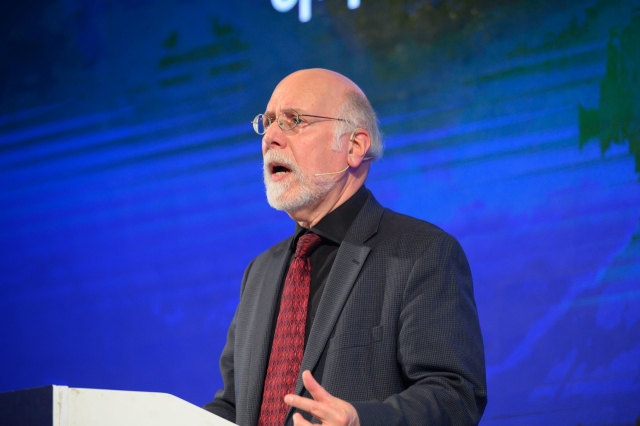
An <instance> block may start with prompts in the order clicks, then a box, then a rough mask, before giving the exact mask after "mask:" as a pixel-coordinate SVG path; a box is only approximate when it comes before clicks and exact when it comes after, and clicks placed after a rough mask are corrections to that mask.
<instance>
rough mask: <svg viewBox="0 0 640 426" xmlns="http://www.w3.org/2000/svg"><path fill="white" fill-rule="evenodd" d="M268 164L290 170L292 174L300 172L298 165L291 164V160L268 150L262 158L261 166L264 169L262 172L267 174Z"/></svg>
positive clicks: (280, 153) (277, 152) (278, 152)
mask: <svg viewBox="0 0 640 426" xmlns="http://www.w3.org/2000/svg"><path fill="white" fill-rule="evenodd" d="M269 163H278V164H280V165H281V166H284V167H286V168H287V169H289V170H291V172H293V173H298V172H299V171H300V170H299V169H298V165H297V164H296V163H294V162H293V160H292V159H291V158H289V157H287V156H286V155H285V154H283V153H282V152H280V151H272V150H269V151H267V152H266V154H265V155H264V157H263V158H262V166H263V168H264V172H265V173H267V172H269Z"/></svg>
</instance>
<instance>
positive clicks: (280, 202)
mask: <svg viewBox="0 0 640 426" xmlns="http://www.w3.org/2000/svg"><path fill="white" fill-rule="evenodd" d="M272 161H276V162H278V163H280V164H282V165H284V166H285V167H287V168H288V169H289V170H291V172H290V173H291V174H292V175H293V176H292V177H293V179H287V180H286V181H285V182H273V181H272V180H271V179H270V178H269V177H270V172H269V169H268V166H267V164H269V163H270V162H272ZM263 177H264V185H265V188H266V192H267V201H268V202H269V205H270V206H271V207H273V208H274V209H276V210H282V211H285V212H288V213H292V212H295V211H298V210H300V209H302V208H304V207H308V206H309V205H311V204H312V203H314V202H316V201H317V200H319V199H322V198H324V197H325V196H326V195H327V194H328V193H329V191H330V190H331V189H332V188H333V187H334V185H335V184H336V181H335V180H333V179H332V177H327V176H307V175H306V174H305V173H303V172H302V170H300V168H299V167H298V165H297V164H294V163H293V162H292V161H291V160H290V159H289V158H288V157H286V156H285V155H284V154H282V153H280V151H271V150H270V151H267V153H266V154H265V156H264V164H263ZM294 181H295V182H294ZM292 187H297V190H296V189H294V191H293V192H290V193H287V192H288V191H289V190H290V189H292Z"/></svg>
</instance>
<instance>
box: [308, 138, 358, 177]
mask: <svg viewBox="0 0 640 426" xmlns="http://www.w3.org/2000/svg"><path fill="white" fill-rule="evenodd" d="M358 130H362V129H361V128H360V127H358V128H356V129H355V130H354V131H353V132H351V136H349V141H350V142H353V138H354V137H355V136H356V132H357V131H358ZM368 160H371V157H369V156H366V157H364V158H363V161H368ZM348 168H349V165H348V164H347V167H345V168H344V169H343V170H340V171H339V172H329V173H316V174H315V175H314V176H326V175H337V174H339V173H344V172H346V171H347V169H348Z"/></svg>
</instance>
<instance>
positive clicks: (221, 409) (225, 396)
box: [203, 261, 253, 423]
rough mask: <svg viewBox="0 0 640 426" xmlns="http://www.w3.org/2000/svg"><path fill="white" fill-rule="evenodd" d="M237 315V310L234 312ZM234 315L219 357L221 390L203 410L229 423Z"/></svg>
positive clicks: (232, 404)
mask: <svg viewBox="0 0 640 426" xmlns="http://www.w3.org/2000/svg"><path fill="white" fill-rule="evenodd" d="M252 265H253V261H252V262H251V263H250V264H249V266H248V267H247V269H246V270H245V272H244V276H243V278H242V286H241V289H240V298H242V293H243V292H244V287H245V283H246V282H247V277H248V276H249V271H250V270H251V266H252ZM236 315H237V310H236ZM236 315H234V316H233V320H232V321H231V325H230V326H229V331H228V332H227V343H226V344H225V346H224V349H223V350H222V355H220V374H221V375H222V383H223V387H222V389H220V390H218V392H216V395H215V397H214V398H213V401H211V402H209V403H208V404H206V405H205V406H204V407H203V408H204V409H205V410H207V411H210V412H212V413H213V414H215V415H217V416H220V417H222V418H223V419H226V420H229V421H230V422H233V423H235V422H236V394H235V392H236V389H235V368H234V359H235V356H234V353H235V333H236Z"/></svg>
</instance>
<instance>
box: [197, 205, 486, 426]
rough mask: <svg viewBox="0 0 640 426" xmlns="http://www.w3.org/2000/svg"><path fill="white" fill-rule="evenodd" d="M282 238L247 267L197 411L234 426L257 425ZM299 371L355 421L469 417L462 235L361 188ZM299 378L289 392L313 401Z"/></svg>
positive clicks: (472, 341) (471, 377)
mask: <svg viewBox="0 0 640 426" xmlns="http://www.w3.org/2000/svg"><path fill="white" fill-rule="evenodd" d="M290 244H291V238H288V239H286V240H284V241H282V242H280V243H278V244H276V245H275V246H273V247H271V248H270V249H269V250H267V251H265V252H264V253H262V254H261V255H260V256H258V257H257V258H255V259H254V260H253V261H252V262H251V264H250V265H249V267H248V268H247V270H246V271H245V274H244V278H243V281H242V290H241V297H240V304H239V305H238V308H237V310H236V314H235V317H234V319H233V322H232V323H231V326H230V327H229V333H228V336H227V344H226V346H225V348H224V350H223V352H222V356H221V359H220V370H221V373H222V379H223V381H224V388H223V389H221V390H220V391H218V393H217V394H216V396H215V399H214V401H212V402H211V403H209V404H207V405H206V406H205V407H204V408H205V409H207V410H209V411H211V412H213V413H215V414H217V415H219V416H221V417H224V418H226V419H228V420H230V421H232V422H235V423H237V424H238V425H241V426H254V425H256V424H257V422H258V415H259V412H260V403H261V400H262V388H263V382H264V378H265V374H266V369H267V363H268V354H269V349H270V348H269V342H270V338H271V335H272V334H273V324H274V321H273V318H274V316H275V315H276V312H275V309H276V306H277V297H278V294H279V291H278V288H279V286H280V285H281V283H282V281H283V276H284V274H285V273H286V270H285V269H286V264H287V260H288V257H289V246H290ZM304 370H311V372H312V373H313V375H314V377H315V378H316V380H318V381H319V382H320V383H321V384H322V386H323V387H324V388H325V389H326V390H327V391H328V392H329V393H331V394H332V395H334V396H336V397H338V398H341V399H344V400H346V401H349V402H350V403H352V404H353V405H354V406H355V408H356V410H357V411H358V415H359V417H360V423H361V425H362V426H370V425H381V426H390V425H437V426H443V425H475V424H477V423H478V421H479V420H480V417H481V415H482V412H483V411H484V407H485V405H486V401H487V398H486V383H485V367H484V350H483V345H482V336H481V334H480V327H479V324H478V314H477V311H476V305H475V301H474V298H473V286H472V281H471V271H470V270H469V265H468V263H467V259H466V257H465V255H464V252H463V251H462V248H461V247H460V245H459V244H458V242H457V241H456V240H455V239H454V238H453V237H451V236H450V235H449V234H447V233H445V232H444V231H442V230H441V229H439V228H437V227H436V226H434V225H431V224H429V223H427V222H424V221H421V220H418V219H415V218H411V217H408V216H405V215H401V214H398V213H395V212H392V211H390V210H388V209H385V208H383V207H382V206H381V205H380V204H379V203H378V202H377V201H376V200H375V198H374V197H373V195H371V194H369V198H368V200H367V202H366V203H365V205H364V207H363V208H362V210H361V211H360V213H359V214H358V216H357V217H356V219H355V220H354V222H353V224H352V226H351V228H350V229H349V231H348V233H347V235H346V237H345V239H344V241H343V242H342V244H341V245H340V248H339V251H338V254H337V256H336V259H335V262H334V264H333V268H332V270H331V273H330V275H329V278H328V280H327V283H326V287H325V289H324V292H323V295H322V299H321V301H320V305H319V307H318V311H317V314H316V317H315V319H314V322H313V326H312V328H311V331H310V334H309V339H308V342H307V346H306V349H305V353H304V358H303V360H302V369H301V374H302V371H304ZM301 374H300V376H299V377H298V383H297V385H296V394H298V395H305V396H309V394H308V392H307V391H306V390H305V389H304V388H303V385H302V378H301ZM283 397H284V395H283ZM292 414H293V410H289V415H288V417H287V423H286V424H287V425H292V424H293V422H292V419H291V416H292ZM303 415H305V417H307V419H309V418H310V417H308V415H306V413H303Z"/></svg>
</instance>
